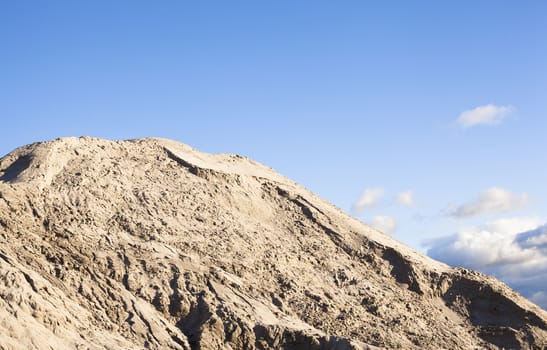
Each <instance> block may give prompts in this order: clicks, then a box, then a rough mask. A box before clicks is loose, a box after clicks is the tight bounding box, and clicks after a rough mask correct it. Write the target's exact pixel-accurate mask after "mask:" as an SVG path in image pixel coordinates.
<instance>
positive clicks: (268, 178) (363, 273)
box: [0, 138, 547, 350]
mask: <svg viewBox="0 0 547 350" xmlns="http://www.w3.org/2000/svg"><path fill="white" fill-rule="evenodd" d="M502 346H503V347H505V348H522V349H544V348H546V347H547V316H546V313H545V312H544V311H543V310H541V309H539V308H538V307H536V306H535V305H533V304H532V303H530V302H529V301H527V300H525V299H523V298H522V297H520V296H519V295H518V294H517V293H516V292H514V291H512V290H511V289H509V288H508V287H506V286H505V285H504V284H503V283H501V282H499V281H497V280H495V279H493V278H491V277H487V276H484V275H481V274H479V273H476V272H472V271H469V270H464V269H452V268H449V267H448V266H446V265H444V264H442V263H439V262H436V261H433V260H431V259H429V258H428V257H425V256H423V255H421V254H419V253H417V252H415V251H413V250H412V249H410V248H409V247H407V246H405V245H403V244H401V243H399V242H397V241H395V240H393V239H392V238H391V237H389V236H387V235H384V234H382V233H380V232H377V231H375V230H373V229H371V228H370V227H368V226H366V225H364V224H362V223H361V222H359V221H357V220H355V219H354V218H352V217H350V216H348V215H346V214H345V213H343V212H342V211H340V210H338V209H337V208H335V207H334V206H332V205H331V204H329V203H327V202H325V201H324V200H322V199H320V198H318V197H317V196H315V195H314V194H312V193H310V192H309V191H307V190H306V189H304V188H303V187H301V186H299V185H298V184H296V183H294V182H293V181H290V180H289V179H287V178H285V177H283V176H281V175H279V174H277V173H276V172H275V171H273V170H272V169H270V168H268V167H266V166H263V165H261V164H258V163H256V162H254V161H252V160H249V159H247V158H243V157H240V156H233V155H209V154H204V153H201V152H198V151H196V150H193V149H192V148H190V147H188V146H185V145H183V144H180V143H177V142H173V141H169V140H163V139H140V140H131V141H120V142H114V141H106V140H100V139H91V138H68V139H59V140H55V141H50V142H46V143H38V144H32V145H29V146H25V147H22V148H19V149H17V150H15V151H14V152H12V153H10V154H9V155H7V156H6V157H4V158H3V159H2V160H0V349H29V348H30V349H51V348H53V349H105V348H106V349H143V348H150V349H280V348H282V349H340V350H342V349H375V348H389V349H393V348H400V349H474V348H478V349H498V348H499V347H502Z"/></svg>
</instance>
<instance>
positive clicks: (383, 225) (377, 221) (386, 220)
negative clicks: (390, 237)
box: [370, 216, 397, 234]
mask: <svg viewBox="0 0 547 350" xmlns="http://www.w3.org/2000/svg"><path fill="white" fill-rule="evenodd" d="M370 226H372V227H374V228H375V229H377V230H378V231H381V232H383V233H387V234H391V233H392V232H393V231H395V229H396V228H397V221H396V220H395V218H393V217H391V216H376V217H374V218H373V219H372V221H371V222H370Z"/></svg>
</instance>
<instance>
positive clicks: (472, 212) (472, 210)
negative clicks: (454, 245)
mask: <svg viewBox="0 0 547 350" xmlns="http://www.w3.org/2000/svg"><path fill="white" fill-rule="evenodd" d="M528 201H529V196H528V195H527V194H526V193H522V194H519V195H517V194H514V193H511V192H510V191H508V190H505V189H503V188H498V187H492V188H489V189H487V190H485V191H483V192H481V193H480V194H479V195H478V197H477V198H476V199H475V200H474V201H472V202H469V203H466V204H463V205H461V206H459V207H457V208H456V209H455V210H453V211H452V212H450V215H451V216H454V217H457V218H466V217H471V216H477V215H483V214H499V213H506V212H509V211H514V210H519V209H522V208H524V207H526V205H527V204H528Z"/></svg>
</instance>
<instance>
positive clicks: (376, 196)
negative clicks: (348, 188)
mask: <svg viewBox="0 0 547 350" xmlns="http://www.w3.org/2000/svg"><path fill="white" fill-rule="evenodd" d="M383 195H384V190H383V189H381V188H371V189H367V190H365V191H364V192H363V194H362V195H361V197H359V199H358V200H357V201H356V202H355V203H354V204H353V207H352V211H353V212H354V213H355V214H361V213H362V212H363V211H364V210H365V209H367V208H370V207H373V206H374V205H376V203H377V202H378V200H380V198H381V197H382V196H383Z"/></svg>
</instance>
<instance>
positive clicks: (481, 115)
mask: <svg viewBox="0 0 547 350" xmlns="http://www.w3.org/2000/svg"><path fill="white" fill-rule="evenodd" d="M512 111H513V107H511V106H496V105H492V104H489V105H484V106H478V107H476V108H473V109H470V110H467V111H464V112H463V113H461V114H460V116H459V117H458V119H457V120H456V122H457V123H458V124H459V125H460V126H461V127H462V128H470V127H473V126H477V125H495V124H499V123H501V122H502V121H503V120H504V119H505V117H507V115H509V114H510V113H511V112H512Z"/></svg>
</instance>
